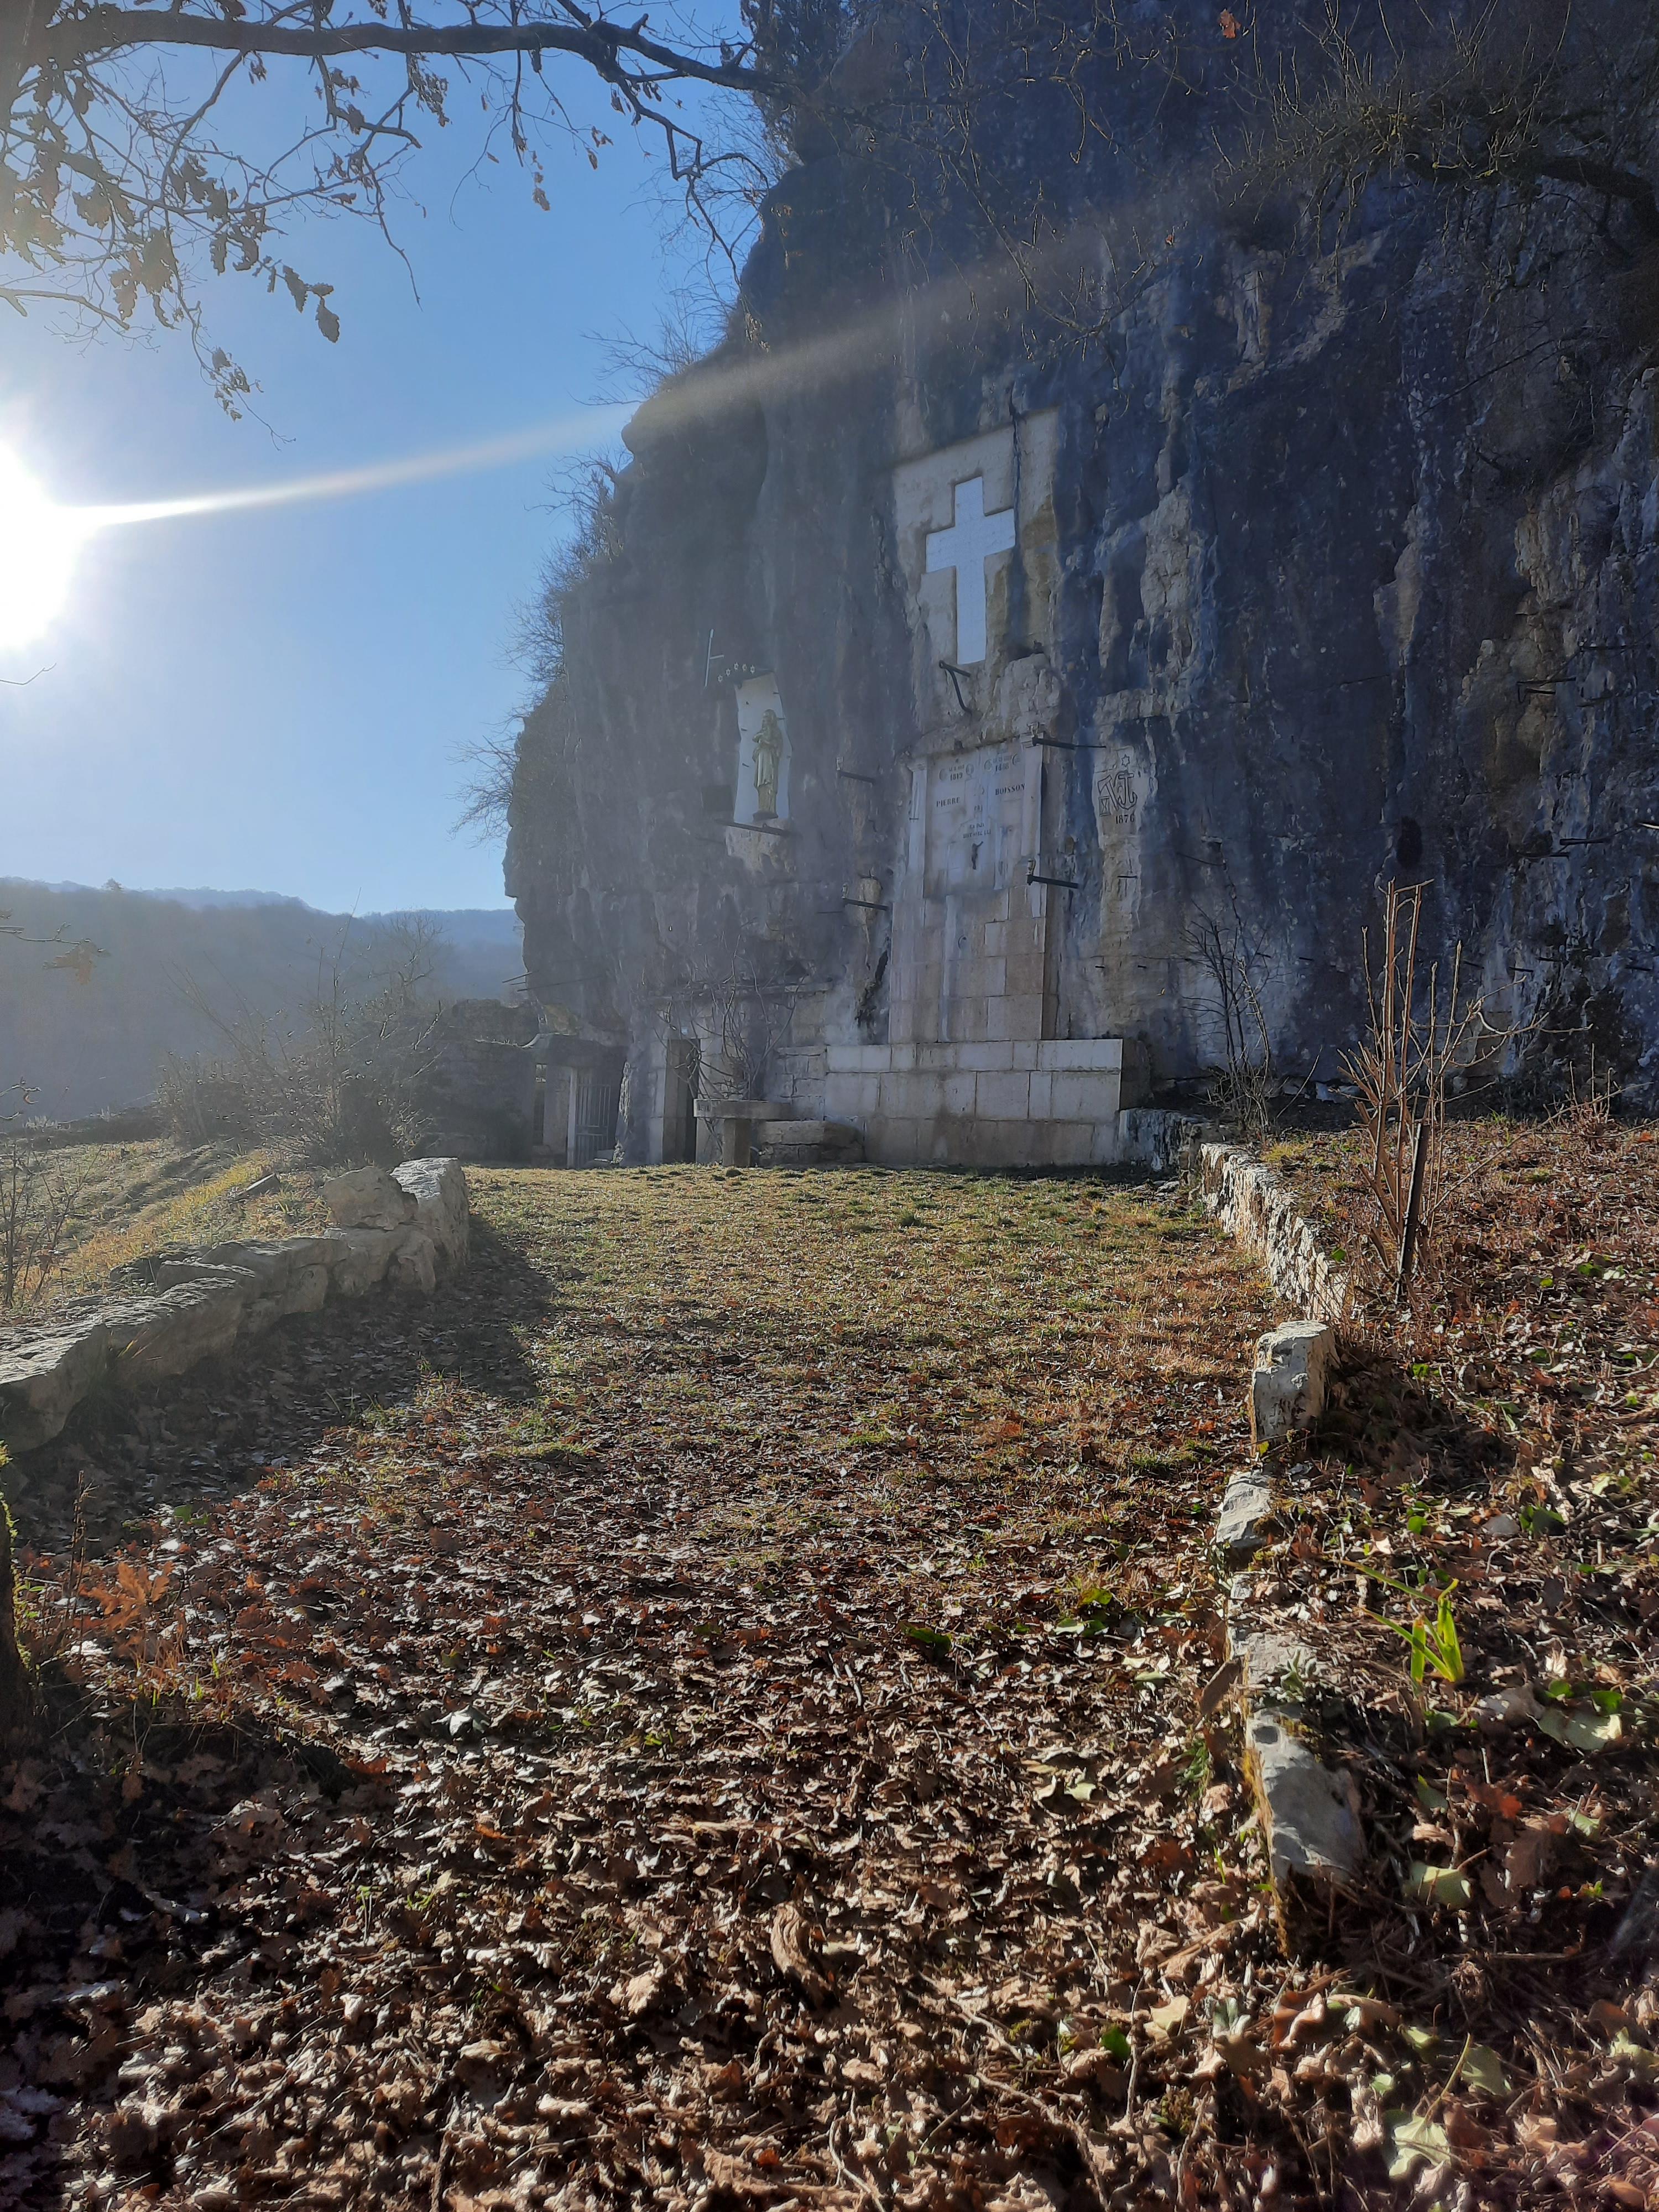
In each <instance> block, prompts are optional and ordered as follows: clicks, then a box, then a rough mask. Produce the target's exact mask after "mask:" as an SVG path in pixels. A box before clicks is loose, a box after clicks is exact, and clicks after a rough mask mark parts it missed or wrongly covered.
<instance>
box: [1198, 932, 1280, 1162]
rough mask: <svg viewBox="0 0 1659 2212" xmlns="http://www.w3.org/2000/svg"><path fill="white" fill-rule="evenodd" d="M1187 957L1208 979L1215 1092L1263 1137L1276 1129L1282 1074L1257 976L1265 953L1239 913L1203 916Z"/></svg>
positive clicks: (1244, 1125) (1252, 1133)
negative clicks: (1217, 1053) (1217, 1057)
mask: <svg viewBox="0 0 1659 2212" xmlns="http://www.w3.org/2000/svg"><path fill="white" fill-rule="evenodd" d="M1187 957H1188V959H1189V960H1191V961H1194V962H1195V963H1197V965H1198V966H1199V967H1200V969H1202V970H1203V972H1204V974H1205V975H1206V977H1207V979H1208V981H1209V985H1210V990H1211V994H1212V996H1211V1000H1210V1004H1209V1006H1208V1007H1207V1009H1206V1012H1208V1014H1209V1016H1210V1018H1211V1020H1212V1023H1213V1024H1214V1028H1215V1031H1216V1035H1217V1037H1218V1042H1219V1046H1220V1053H1221V1058H1220V1063H1219V1066H1218V1068H1217V1070H1216V1075H1215V1082H1214V1095H1215V1097H1216V1099H1217V1102H1218V1103H1219V1104H1220V1105H1221V1106H1222V1107H1223V1108H1224V1109H1225V1111H1226V1112H1227V1113H1228V1114H1229V1115H1231V1117H1232V1119H1233V1120H1234V1121H1237V1123H1238V1125H1239V1127H1240V1128H1241V1129H1242V1130H1243V1133H1244V1134H1245V1136H1246V1137H1248V1138H1249V1139H1252V1140H1253V1141H1259V1140H1260V1139H1261V1138H1262V1137H1264V1136H1265V1135H1266V1134H1267V1131H1268V1130H1269V1129H1270V1128H1271V1127H1273V1102H1274V1099H1275V1098H1276V1097H1277V1096H1278V1091H1279V1078H1278V1073H1277V1071H1276V1069H1275V1067H1274V1066H1273V1037H1272V1035H1271V1033H1270V1031H1269V1030H1268V1026H1267V1009H1266V1008H1265V1006H1263V1005H1262V1003H1261V991H1260V989H1259V987H1258V986H1257V981H1256V978H1257V976H1258V975H1260V973H1261V967H1262V964H1263V963H1262V956H1261V952H1260V951H1258V950H1257V948H1256V947H1255V945H1253V944H1252V942H1251V941H1250V939H1249V937H1248V935H1247V934H1246V932H1245V929H1244V925H1243V922H1242V921H1239V919H1238V917H1237V915H1231V916H1229V917H1228V919H1227V920H1225V921H1218V919H1217V918H1216V917H1215V916H1214V915H1208V914H1200V915H1199V917H1198V919H1197V920H1196V921H1194V923H1193V924H1192V926H1191V927H1190V928H1189V929H1188V933H1187Z"/></svg>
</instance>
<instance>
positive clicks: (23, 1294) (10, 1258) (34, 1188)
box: [0, 1084, 86, 1313]
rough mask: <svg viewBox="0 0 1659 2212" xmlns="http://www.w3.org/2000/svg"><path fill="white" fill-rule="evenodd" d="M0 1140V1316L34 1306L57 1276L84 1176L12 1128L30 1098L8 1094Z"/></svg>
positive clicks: (20, 1090)
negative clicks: (10, 1103) (9, 1100)
mask: <svg viewBox="0 0 1659 2212" xmlns="http://www.w3.org/2000/svg"><path fill="white" fill-rule="evenodd" d="M9 1095H10V1097H11V1098H12V1099H13V1101H14V1102H15V1104H14V1109H13V1111H12V1113H11V1114H10V1115H0V1121H5V1122H7V1123H9V1127H7V1129H6V1133H5V1135H4V1137H3V1139H0V1313H14V1312H16V1311H19V1310H23V1309H27V1307H30V1306H33V1305H38V1304H40V1301H41V1300H42V1299H43V1298H44V1297H46V1295H47V1293H48V1292H49V1291H51V1289H52V1286H53V1285H54V1284H55V1283H56V1281H57V1280H58V1276H59V1274H60V1273H61V1272H62V1269H63V1266H64V1261H65V1260H66V1259H67V1257H68V1255H69V1249H70V1245H71V1243H73V1241H74V1231H75V1225H76V1220H77V1218H78V1217H79V1214H80V1211H81V1198H82V1191H83V1189H84V1188H85V1182H86V1178H85V1176H82V1175H77V1174H76V1173H75V1172H74V1171H72V1170H70V1169H67V1168H65V1167H64V1165H63V1164H61V1163H60V1162H59V1161H58V1160H57V1159H56V1158H55V1157H54V1156H53V1155H52V1153H51V1152H47V1151H46V1150H45V1148H44V1147H43V1146H40V1144H38V1143H37V1142H36V1141H35V1140H34V1139H33V1138H32V1137H31V1136H30V1135H29V1134H28V1133H27V1131H25V1130H23V1129H21V1128H19V1127H17V1122H18V1120H19V1117H20V1116H21V1114H22V1113H23V1112H24V1111H25V1109H27V1105H28V1103H29V1097H30V1094H29V1092H28V1091H27V1089H25V1087H24V1086H23V1085H21V1084H18V1085H14V1086H13V1089H12V1091H11V1092H10V1094H9Z"/></svg>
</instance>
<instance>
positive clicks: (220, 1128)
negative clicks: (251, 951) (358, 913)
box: [157, 921, 439, 1167]
mask: <svg viewBox="0 0 1659 2212" xmlns="http://www.w3.org/2000/svg"><path fill="white" fill-rule="evenodd" d="M348 936H349V933H343V934H342V937H341V939H339V941H338V942H337V944H336V945H334V946H333V947H332V948H329V949H325V951H324V952H323V953H322V954H321V955H320V956H319V963H318V986H317V991H316V994H315V995H314V997H313V1000H312V1001H311V1003H310V1005H309V1006H307V1007H305V1008H304V1009H303V1010H302V1012H301V1016H300V1018H298V1020H297V1021H296V1020H290V1019H289V1018H286V1017H278V1016H271V1015H267V1014H262V1013H258V1012H255V1011H254V1010H253V1009H252V1008H250V1007H249V1006H247V1005H246V1003H245V1002H239V1003H238V1004H237V1005H236V1006H234V1008H232V1009H231V1010H230V1011H228V1012H227V1011H225V1010H224V1009H223V1008H222V1007H221V1006H219V1005H217V1004H216V1001H215V1000H213V998H212V997H211V995H210V994H209V992H208V991H207V990H206V989H205V988H204V987H203V986H202V985H201V984H200V982H199V981H197V979H196V978H195V977H193V976H183V977H181V978H180V979H179V987H180V989H181V990H182V991H183V993H184V994H185V998H186V999H187V1000H189V1002H190V1004H191V1006H193V1007H194V1008H195V1009H196V1011H197V1012H198V1013H199V1014H200V1015H201V1016H202V1017H203V1018H204V1020H206V1021H207V1022H209V1023H210V1024H211V1025H212V1027H213V1028H214V1029H215V1030H216V1031H217V1032H218V1035H219V1036H220V1039H221V1049H220V1051H219V1052H218V1053H216V1054H204V1055H203V1056H202V1057H200V1058H198V1059H195V1060H184V1059H179V1058H177V1057H169V1058H168V1059H167V1060H166V1061H165V1062H164V1063H163V1066H162V1069H161V1079H160V1081H159V1084H158V1085H157V1103H158V1104H159V1105H160V1106H161V1111H162V1113H163V1115H165V1117H166V1119H167V1125H168V1127H169V1128H170V1130H171V1131H172V1133H173V1135H174V1136H175V1137H177V1138H178V1139H179V1140H180V1141H181V1142H183V1143H186V1144H204V1143H206V1142H208V1141H210V1139H214V1138H222V1137H229V1138H232V1139H236V1140H237V1141H239V1142H241V1143H245V1144H250V1145H252V1144H264V1145H276V1146H281V1147H282V1148H283V1149H284V1150H286V1151H288V1152H291V1153H292V1154H294V1155H295V1157H296V1158H300V1159H302V1160H306V1161H308V1162H310V1163H311V1164H313V1165H316V1166H319V1167H336V1166H340V1165H343V1164H348V1163H351V1162H368V1161H382V1162H389V1161H392V1160H395V1159H397V1158H400V1157H401V1156H402V1155H403V1153H404V1152H405V1151H406V1149H407V1148H408V1146H410V1144H412V1142H413V1141H414V1139H415V1136H416V1133H417V1130H418V1125H419V1121H420V1118H421V1105H422V1085H423V1081H424V1079H425V1077H426V1076H427V1075H428V1073H429V1072H430V1070H431V1067H432V1066H433V1064H434V1060H435V1051H434V1037H435V1030H436V1025H437V1021H438V1010H437V1007H436V1006H435V1004H434V1002H433V1000H432V998H431V995H430V992H429V988H428V987H429V985H430V982H431V979H432V973H433V954H434V951H435V947H436V945H437V943H438V941H439V940H438V936H437V933H436V932H435V931H434V930H433V929H432V928H431V927H430V926H429V925H428V924H426V923H423V922H418V921H417V922H411V923H398V924H395V925H392V926H391V927H388V928H386V929H383V930H381V931H380V932H378V933H376V934H375V935H374V937H373V938H371V939H369V940H368V943H367V944H366V945H365V947H364V948H363V949H362V951H360V952H358V953H356V955H355V957H354V956H353V955H352V951H351V948H350V947H349V942H348Z"/></svg>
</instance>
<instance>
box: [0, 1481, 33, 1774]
mask: <svg viewBox="0 0 1659 2212" xmlns="http://www.w3.org/2000/svg"><path fill="white" fill-rule="evenodd" d="M0 1456H3V1455H0ZM33 1702H34V1698H33V1686H32V1685H31V1683H30V1681H29V1670H28V1667H27V1662H25V1660H24V1657H23V1654H22V1652H21V1650H19V1648H18V1643H17V1566H16V1560H15V1556H14V1549H13V1534H12V1525H11V1514H10V1512H9V1510H8V1509H7V1505H6V1501H5V1500H4V1498H0V1744H6V1743H9V1742H11V1741H15V1739H16V1738H17V1737H18V1736H20V1735H22V1733H23V1731H24V1729H25V1728H26V1727H27V1723H28V1719H29V1714H30V1711H31V1709H32V1707H33Z"/></svg>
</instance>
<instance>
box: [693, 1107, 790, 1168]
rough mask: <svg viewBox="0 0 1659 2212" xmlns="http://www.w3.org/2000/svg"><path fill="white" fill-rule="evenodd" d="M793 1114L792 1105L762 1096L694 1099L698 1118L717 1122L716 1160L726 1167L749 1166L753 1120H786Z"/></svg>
mask: <svg viewBox="0 0 1659 2212" xmlns="http://www.w3.org/2000/svg"><path fill="white" fill-rule="evenodd" d="M793 1113H794V1109H793V1106H775V1105H772V1104H770V1103H769V1102H768V1101H767V1100H766V1099H764V1098H699V1099H698V1100H697V1102H696V1115H697V1119H698V1121H714V1122H717V1123H718V1124H719V1127H720V1163H721V1164H722V1166H724V1167H728V1168H746V1167H747V1166H748V1165H749V1150H750V1141H751V1139H752V1134H753V1131H754V1127H755V1124H756V1122H757V1121H788V1120H790V1119H791V1117H792V1116H793Z"/></svg>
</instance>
